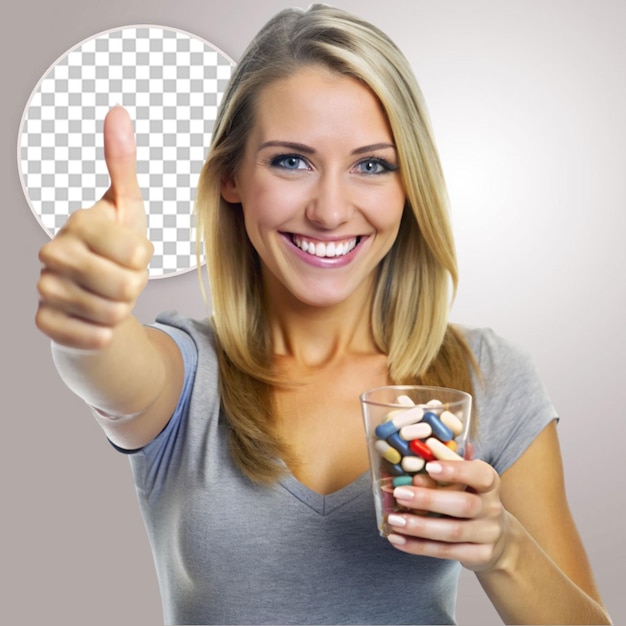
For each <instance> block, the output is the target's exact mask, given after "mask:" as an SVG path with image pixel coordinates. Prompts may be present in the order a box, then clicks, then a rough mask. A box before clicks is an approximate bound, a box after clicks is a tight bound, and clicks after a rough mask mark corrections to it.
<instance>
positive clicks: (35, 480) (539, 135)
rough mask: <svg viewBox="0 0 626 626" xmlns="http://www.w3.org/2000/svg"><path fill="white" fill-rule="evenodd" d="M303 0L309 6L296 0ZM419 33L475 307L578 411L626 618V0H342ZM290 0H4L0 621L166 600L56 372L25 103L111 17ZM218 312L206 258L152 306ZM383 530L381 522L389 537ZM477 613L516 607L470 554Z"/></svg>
mask: <svg viewBox="0 0 626 626" xmlns="http://www.w3.org/2000/svg"><path fill="white" fill-rule="evenodd" d="M291 4H301V5H302V6H306V4H308V3H306V2H299V1H296V0H294V1H293V2H291ZM335 4H336V5H338V6H341V7H344V8H346V9H348V10H351V11H353V12H355V13H358V14H360V15H361V16H363V17H365V18H367V19H369V20H371V21H373V22H374V23H376V24H377V25H379V26H380V27H382V28H383V29H384V30H386V31H387V32H388V33H389V34H390V35H391V36H392V38H394V39H395V40H396V42H397V43H398V44H399V45H400V46H401V48H402V49H403V50H404V51H405V52H406V54H407V55H408V57H409V58H410V60H411V62H412V64H413V66H414V68H415V71H416V73H417V75H418V79H419V80H420V83H421V85H422V88H423V91H424V93H425V96H426V99H427V101H428V103H429V108H430V112H431V116H432V120H433V124H434V127H435V132H436V136H437V139H438V143H439V147H440V151H441V156H442V160H443V163H444V168H445V170H446V173H447V179H448V183H449V187H450V196H451V200H452V207H453V220H454V226H455V231H456V234H457V239H458V249H459V258H460V266H461V287H460V290H459V293H458V297H457V301H456V304H455V306H454V309H453V318H454V320H456V321H460V322H464V323H467V324H474V325H485V326H491V327H493V328H494V329H495V330H496V331H497V332H498V333H500V334H502V335H504V336H506V337H508V338H509V339H511V340H513V341H515V342H517V343H519V344H521V345H523V346H524V347H525V348H527V349H528V350H530V351H531V352H532V353H533V355H534V357H535V360H536V362H537V364H538V366H539V368H540V370H541V372H542V374H543V376H544V378H545V381H546V384H547V386H548V388H549V390H550V391H551V395H552V397H553V400H554V403H555V404H556V406H557V408H558V409H559V411H560V413H561V416H562V419H561V424H560V427H559V429H560V434H561V438H562V448H563V456H564V459H565V464H566V478H567V487H568V492H569V497H570V502H571V506H572V509H573V512H574V515H575V517H576V520H577V522H578V526H579V528H580V532H581V534H582V536H583V539H584V541H585V544H586V546H587V549H588V552H589V556H590V559H591V562H592V565H593V568H594V570H595V573H596V577H597V580H598V583H599V586H600V589H601V590H602V592H603V595H604V598H605V600H606V603H607V605H608V607H609V609H610V611H611V612H612V615H613V618H614V621H615V623H616V624H619V623H625V622H626V610H625V608H624V602H623V597H622V595H623V594H622V593H621V584H622V582H623V580H622V579H623V571H624V567H623V563H624V561H625V559H626V552H625V550H624V537H623V528H624V519H625V513H624V481H623V475H624V469H625V463H624V433H625V428H624V419H625V418H626V416H625V415H624V414H623V413H624V411H623V407H624V401H623V399H622V398H623V394H624V387H625V384H624V383H625V374H626V367H625V365H624V362H625V361H624V354H625V348H626V345H625V344H626V342H625V340H624V337H625V333H624V330H623V326H622V324H623V321H622V320H623V318H624V309H625V306H624V305H625V286H624V279H623V273H624V271H625V270H626V258H625V257H626V253H625V250H626V245H625V243H626V242H625V239H626V237H625V235H626V228H625V226H626V224H625V221H626V218H625V215H626V211H625V209H626V206H625V204H626V175H625V174H626V156H625V155H626V148H625V146H626V122H625V117H624V111H625V110H626V81H624V67H625V62H626V44H625V38H624V32H626V31H625V28H626V4H624V3H623V2H621V1H620V0H600V1H597V0H586V1H583V0H542V1H539V0H533V1H528V0H515V1H501V0H446V1H439V2H437V1H436V0H395V1H394V0H391V1H390V0H387V1H385V2H381V1H380V0H337V1H336V2H335ZM283 6H285V2H284V1H282V0H219V1H217V0H202V2H200V1H195V0H178V1H177V2H172V1H165V0H109V1H108V2H106V3H101V2H94V1H93V0H56V1H55V2H44V1H43V0H23V1H22V2H17V3H13V4H12V5H11V9H10V11H11V16H10V18H9V16H8V15H7V11H8V9H6V8H5V9H4V11H3V12H4V14H5V20H4V23H5V29H4V34H3V37H2V39H1V40H0V47H1V49H2V55H1V61H0V62H1V64H2V85H3V89H2V92H3V95H2V105H1V106H2V119H1V121H0V132H1V133H2V135H1V137H2V146H3V150H2V157H1V158H2V168H1V170H0V171H1V172H2V193H3V197H4V200H3V202H4V207H3V213H4V215H6V217H7V219H6V221H5V222H4V224H3V227H2V228H1V229H0V238H1V242H2V243H1V245H0V255H1V257H0V258H1V260H2V269H3V278H4V281H5V285H6V286H5V289H4V290H3V293H4V295H3V297H2V308H1V315H2V327H3V329H4V333H5V339H4V340H3V342H2V349H1V350H0V359H1V361H2V377H1V378H0V380H1V381H2V398H3V405H4V418H3V420H2V423H3V428H2V432H3V434H2V439H1V441H2V454H1V456H0V463H1V472H0V477H1V480H2V494H3V497H2V514H1V517H0V519H1V523H2V533H1V541H2V546H1V550H0V554H1V555H2V556H1V558H0V563H1V565H0V567H1V569H2V579H3V581H4V584H3V593H2V596H3V600H2V603H1V605H0V621H2V623H6V624H12V625H16V626H17V625H18V624H29V625H30V624H35V623H38V624H39V623H50V624H52V623H54V624H58V623H63V624H67V625H73V624H89V625H90V626H99V625H102V626H104V625H106V626H109V625H110V624H133V625H137V626H142V625H148V624H158V623H160V622H161V611H160V600H159V595H158V590H157V584H156V578H155V574H154V570H153V565H152V558H151V555H150V551H149V549H148V544H147V540H146V537H145V534H144V529H143V526H142V522H141V519H140V516H139V513H138V509H137V506H136V503H135V499H134V492H133V487H132V484H131V481H130V476H129V471H128V466H127V460H126V459H125V458H124V457H122V456H118V455H117V454H116V453H114V452H113V451H112V450H111V449H110V447H109V445H108V444H107V442H106V441H105V439H104V438H103V436H102V434H101V433H100V431H99V429H98V427H97V426H96V425H95V424H94V423H93V422H92V421H91V419H90V417H89V415H88V414H87V412H86V410H85V409H84V407H83V406H82V405H81V402H80V401H78V400H77V399H76V398H74V397H73V396H72V395H71V394H70V393H69V392H68V391H67V390H66V389H65V388H64V386H63V385H62V383H61V382H60V381H59V380H58V379H57V377H56V375H55V372H54V370H53V367H52V364H51V361H50V355H49V346H48V341H47V340H46V339H45V338H44V337H43V336H41V335H40V334H39V333H38V332H37V331H36V329H35V327H34V324H33V316H34V313H35V309H36V302H37V296H36V291H35V283H36V280H37V276H38V271H39V263H38V260H37V251H38V249H39V247H40V246H41V245H42V244H43V243H44V242H45V241H46V235H45V234H44V232H43V230H42V229H41V228H40V226H39V224H38V223H37V222H36V220H35V219H34V217H33V216H32V214H31V212H30V210H29V207H28V204H27V202H26V200H25V198H24V196H23V194H22V190H21V186H20V180H19V175H18V169H17V162H16V143H17V134H18V128H19V124H20V119H21V116H22V112H23V110H24V107H25V106H26V104H27V101H28V98H29V96H30V94H31V92H32V90H33V88H34V87H35V85H36V84H37V82H38V81H39V79H40V78H41V77H42V75H43V73H44V72H45V71H46V70H47V69H48V68H49V66H50V65H51V64H52V63H53V62H55V61H56V60H57V59H58V58H59V57H60V56H61V55H63V54H64V53H65V52H66V51H67V50H68V49H70V48H71V47H73V46H74V45H75V44H77V43H78V42H80V41H82V40H84V39H85V38H88V37H91V36H93V35H95V34H96V33H99V32H101V31H103V30H106V29H110V28H115V27H120V26H124V25H131V24H157V25H164V26H170V27H174V28H179V29H182V30H185V31H188V32H191V33H194V34H196V35H198V36H200V37H202V38H204V39H206V40H208V41H210V42H211V43H213V44H215V45H216V46H217V47H219V48H220V49H221V50H223V51H224V52H225V53H226V54H228V55H229V56H230V57H231V58H233V59H235V61H236V60H237V59H238V57H239V55H240V54H241V52H242V51H243V48H244V46H245V44H246V43H247V42H248V41H249V39H250V38H251V37H252V35H253V34H254V33H255V32H256V31H257V29H258V28H259V27H260V26H261V25H262V23H263V22H264V21H265V20H266V19H267V18H269V17H270V16H271V15H272V14H273V13H275V12H276V11H277V10H279V9H280V8H282V7H283ZM172 307H175V308H178V309H179V310H180V311H182V312H185V313H188V314H191V315H196V316H203V315H204V305H203V302H202V299H201V297H200V293H199V289H198V287H197V279H196V275H195V273H194V272H191V273H188V274H184V275H181V276H176V277H171V278H167V279H162V280H158V281H151V283H150V285H149V286H148V288H147V290H146V292H145V295H144V297H143V299H142V300H141V302H140V304H139V305H138V307H137V311H136V312H137V314H138V316H139V317H140V318H141V319H142V320H144V321H150V320H152V319H153V317H154V315H155V314H156V313H157V312H158V311H160V310H162V309H165V308H172ZM373 540H375V539H373ZM458 618H459V623H461V624H469V625H473V624H477V625H478V624H480V625H481V626H485V625H487V626H488V625H489V624H497V623H499V620H498V618H497V616H496V614H495V612H494V611H493V609H491V607H490V605H489V604H488V602H487V601H486V600H485V599H484V596H483V594H482V591H481V589H480V587H479V586H478V585H477V584H476V582H475V580H474V578H473V576H472V575H471V574H464V575H463V577H462V584H461V593H460V600H459V612H458Z"/></svg>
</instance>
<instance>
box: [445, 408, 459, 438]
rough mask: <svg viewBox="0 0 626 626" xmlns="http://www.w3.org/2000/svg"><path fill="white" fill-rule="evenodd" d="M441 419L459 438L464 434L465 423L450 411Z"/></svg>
mask: <svg viewBox="0 0 626 626" xmlns="http://www.w3.org/2000/svg"><path fill="white" fill-rule="evenodd" d="M439 419H440V420H441V421H442V422H443V423H444V424H445V425H446V426H447V427H448V428H449V429H450V430H451V431H452V432H453V433H454V436H455V437H458V436H459V435H460V434H461V433H462V432H463V422H462V421H461V420H460V419H459V418H458V417H457V416H456V415H455V414H454V413H451V412H450V411H444V412H443V413H442V414H441V415H440V416H439Z"/></svg>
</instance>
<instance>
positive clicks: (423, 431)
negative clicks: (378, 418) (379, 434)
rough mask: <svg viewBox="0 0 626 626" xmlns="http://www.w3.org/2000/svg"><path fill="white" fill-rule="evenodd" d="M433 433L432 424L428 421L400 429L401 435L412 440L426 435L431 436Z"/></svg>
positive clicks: (423, 437)
mask: <svg viewBox="0 0 626 626" xmlns="http://www.w3.org/2000/svg"><path fill="white" fill-rule="evenodd" d="M432 434H433V429H432V426H431V425H430V424H427V423H426V422H418V423H417V424H409V426H403V427H402V428H401V429H400V437H402V439H406V440H407V441H411V439H426V437H430V436H431V435H432Z"/></svg>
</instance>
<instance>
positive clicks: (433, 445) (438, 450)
mask: <svg viewBox="0 0 626 626" xmlns="http://www.w3.org/2000/svg"><path fill="white" fill-rule="evenodd" d="M411 443H413V442H411ZM426 446H427V447H428V448H429V449H430V450H431V452H432V453H433V454H434V455H435V457H437V458H438V459H439V460H440V461H462V460H463V458H462V457H460V456H459V455H458V454H457V453H456V452H454V451H453V450H450V448H448V446H447V445H446V444H445V443H442V442H441V441H439V439H437V438H436V437H429V438H428V439H427V440H426Z"/></svg>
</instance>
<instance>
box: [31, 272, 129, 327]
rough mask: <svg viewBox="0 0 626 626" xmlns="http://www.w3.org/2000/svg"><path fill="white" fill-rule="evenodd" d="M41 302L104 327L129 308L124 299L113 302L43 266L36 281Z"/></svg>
mask: <svg viewBox="0 0 626 626" xmlns="http://www.w3.org/2000/svg"><path fill="white" fill-rule="evenodd" d="M37 290H38V291H39V295H40V297H41V304H42V305H45V306H47V307H50V308H53V309H55V310H58V311H61V312H62V313H65V314H66V315H68V316H70V317H77V318H80V319H82V320H84V321H86V322H91V323H93V324H98V325H103V326H114V325H116V324H118V323H119V322H121V321H122V320H123V319H125V318H126V317H127V316H128V315H129V314H130V311H131V306H130V304H129V303H126V302H116V301H113V300H109V299H107V298H103V297H101V296H99V295H97V294H95V293H93V292H90V291H86V290H85V289H83V288H81V287H80V286H79V285H77V284H76V283H75V282H74V281H72V280H69V279H68V278H67V277H65V276H62V275H59V274H55V273H54V272H51V271H50V270H47V269H46V268H44V269H43V270H42V271H41V276H40V278H39V281H38V283H37Z"/></svg>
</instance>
